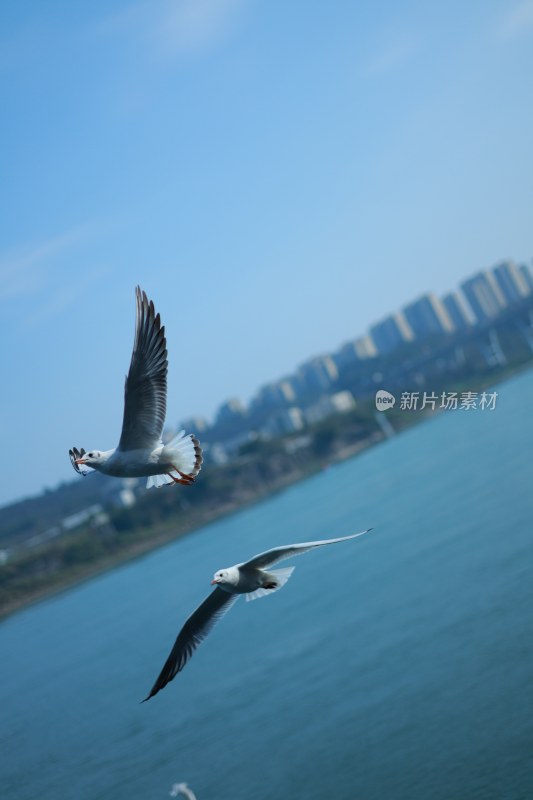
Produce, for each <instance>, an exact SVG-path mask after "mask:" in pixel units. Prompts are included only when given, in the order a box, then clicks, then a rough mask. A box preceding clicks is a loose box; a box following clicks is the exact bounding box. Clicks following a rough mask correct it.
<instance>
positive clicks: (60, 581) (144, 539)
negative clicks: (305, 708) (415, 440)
mask: <svg viewBox="0 0 533 800" xmlns="http://www.w3.org/2000/svg"><path fill="white" fill-rule="evenodd" d="M530 366H531V364H530V363H527V364H526V365H522V366H521V367H518V368H515V369H509V370H507V371H506V372H505V374H500V376H492V377H493V381H491V382H488V381H485V382H484V381H481V382H480V381H479V380H478V382H477V383H478V385H477V387H472V389H474V390H475V391H478V392H479V391H483V389H486V388H488V387H489V386H490V387H492V386H496V385H499V384H501V383H504V382H506V381H507V380H509V379H511V378H513V377H516V376H517V375H519V374H520V373H522V372H525V371H526V370H527V369H528V368H529V367H530ZM494 379H496V380H494ZM441 412H442V409H436V410H434V411H417V412H404V414H402V425H401V427H400V428H399V429H398V430H396V431H395V435H399V434H401V433H403V432H404V431H406V430H408V429H410V428H412V427H414V426H417V425H419V424H421V423H422V422H424V421H426V420H428V419H432V418H434V417H436V416H440V414H441ZM456 413H462V412H460V411H457V412H456ZM477 413H487V412H483V411H478V412H477ZM396 421H398V417H396ZM387 438H388V437H387V436H386V435H385V433H384V432H383V431H377V430H376V431H374V432H373V433H372V434H370V435H369V436H368V437H367V438H365V439H363V440H360V441H358V442H356V443H354V444H352V445H345V446H340V447H338V448H336V449H335V451H334V452H332V453H331V454H330V456H329V457H328V458H327V459H322V460H321V459H314V460H309V461H308V462H306V464H305V465H304V466H301V465H300V466H298V467H297V468H294V469H292V470H290V471H287V472H284V473H282V474H280V475H278V476H277V477H276V478H275V479H270V480H269V482H265V483H263V484H257V486H255V487H253V488H248V489H246V490H243V491H241V493H240V495H239V498H238V499H236V500H232V501H229V502H227V503H225V504H224V503H221V504H220V505H218V506H217V507H216V508H210V509H209V508H201V509H200V510H198V511H193V512H190V513H188V514H187V515H186V518H185V519H183V518H182V519H181V520H180V519H172V520H171V521H170V522H169V523H166V524H162V525H155V526H152V527H150V528H146V529H142V530H141V534H140V535H141V538H137V539H136V540H135V541H132V542H131V543H130V544H127V545H124V546H123V547H122V549H121V550H120V551H119V552H117V553H115V554H112V555H109V556H104V557H103V558H99V559H98V560H97V561H94V562H89V563H86V564H79V565H76V566H75V567H72V568H71V569H70V570H69V571H68V573H67V574H64V575H63V576H59V577H58V578H57V579H54V577H53V576H51V580H50V584H49V585H47V586H43V587H41V588H39V589H36V590H35V591H32V590H29V591H28V592H27V593H25V594H23V595H21V596H19V597H16V598H14V599H13V600H12V601H8V602H6V603H5V604H4V605H3V607H2V608H1V609H0V623H1V622H2V621H4V620H5V619H6V618H7V617H9V616H11V615H12V614H15V613H17V612H19V611H22V610H24V609H26V608H28V607H31V606H33V605H36V604H37V603H40V602H42V601H45V600H49V599H52V598H54V597H56V596H57V595H59V594H62V593H64V592H67V591H70V590H71V589H73V588H75V587H76V586H79V585H80V584H82V583H84V582H85V581H88V580H92V579H93V578H96V577H98V576H99V575H103V574H105V573H106V572H109V571H111V570H113V569H116V568H117V567H119V566H122V565H125V564H127V563H129V562H131V561H134V560H136V559H138V558H141V557H143V556H145V555H147V554H148V553H150V552H152V551H153V550H156V549H159V548H160V547H164V546H166V545H168V544H171V543H172V542H174V541H177V540H178V539H180V538H182V537H183V536H187V535H189V534H193V533H194V532H195V531H197V530H199V529H200V528H202V527H204V526H205V525H208V524H210V523H212V522H216V521H218V520H220V519H223V518H224V517H228V516H230V515H232V514H234V513H236V512H238V511H241V510H243V509H245V508H247V507H249V506H252V505H255V504H256V503H258V502H261V501H263V500H266V499H268V498H269V497H272V496H273V495H275V494H277V493H278V492H281V491H283V490H285V489H287V488H289V487H291V486H293V485H295V484H296V483H299V482H300V481H302V480H305V479H306V478H309V477H311V476H313V475H317V474H319V473H320V472H321V471H322V470H323V469H325V468H327V467H328V466H329V465H330V464H336V463H341V462H344V461H347V460H349V459H351V458H355V457H356V456H358V455H360V454H361V453H363V452H365V451H367V450H369V449H370V448H372V447H374V446H376V445H378V444H380V443H381V442H383V441H386V440H387ZM159 491H161V490H159ZM180 522H181V523H182V525H183V526H184V527H182V528H181V529H180Z"/></svg>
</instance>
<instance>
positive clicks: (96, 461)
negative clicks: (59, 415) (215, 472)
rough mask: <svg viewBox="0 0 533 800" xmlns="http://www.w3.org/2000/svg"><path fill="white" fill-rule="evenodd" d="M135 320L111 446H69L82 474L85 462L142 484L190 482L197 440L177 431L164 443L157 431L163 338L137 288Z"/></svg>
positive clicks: (197, 462)
mask: <svg viewBox="0 0 533 800" xmlns="http://www.w3.org/2000/svg"><path fill="white" fill-rule="evenodd" d="M135 296H136V299H137V318H136V323H135V339H134V343H133V353H132V356H131V363H130V369H129V372H128V374H127V376H126V385H125V388H124V419H123V421H122V433H121V436H120V441H119V443H118V447H116V448H115V449H113V450H105V451H103V452H102V451H101V450H90V451H89V452H86V451H85V450H84V449H83V448H82V449H81V450H78V449H77V447H73V448H72V450H69V456H70V460H71V462H72V466H73V467H74V469H75V470H76V472H79V473H80V474H85V473H83V472H82V470H81V469H80V467H81V466H83V465H86V466H88V467H92V468H93V469H96V470H98V471H99V472H103V473H104V474H105V475H114V476H115V477H118V478H138V477H142V476H145V475H146V476H148V481H147V483H146V486H147V487H148V488H150V487H151V486H163V485H164V484H167V483H181V484H184V485H185V486H189V485H190V484H191V483H193V482H194V479H195V478H196V476H197V475H198V473H199V472H200V469H201V467H202V461H203V459H202V449H201V447H200V442H199V441H198V439H197V438H196V436H194V435H193V434H192V433H190V434H188V435H185V431H180V432H179V433H178V435H177V436H175V437H174V439H172V441H171V442H169V443H168V444H166V445H164V444H163V440H162V438H161V435H162V433H163V425H164V423H165V414H166V408H167V371H168V359H167V341H166V339H165V328H164V327H162V326H161V319H160V316H159V314H157V315H156V313H155V310H154V304H153V303H152V301H151V300H150V301H149V300H148V298H147V296H146V293H145V292H143V291H141V289H140V287H139V286H137V288H136V289H135Z"/></svg>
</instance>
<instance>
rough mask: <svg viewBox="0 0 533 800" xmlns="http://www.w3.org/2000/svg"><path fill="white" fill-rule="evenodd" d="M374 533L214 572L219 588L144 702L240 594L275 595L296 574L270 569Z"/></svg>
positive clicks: (293, 547)
mask: <svg viewBox="0 0 533 800" xmlns="http://www.w3.org/2000/svg"><path fill="white" fill-rule="evenodd" d="M371 530H372V528H368V529H367V530H366V531H361V532H360V533H352V534H351V536H342V537H341V538H339V539H322V540H320V541H317V542H302V543H300V544H288V545H284V546H282V547H274V548H272V550H267V551H266V552H264V553H260V554H259V555H257V556H254V557H253V558H251V559H250V560H249V561H245V562H244V563H242V564H236V565H235V566H233V567H227V568H226V569H221V570H219V571H218V572H215V574H214V576H213V580H212V581H211V585H215V586H216V589H215V590H214V591H213V592H211V594H210V595H208V597H207V598H206V599H205V600H204V602H203V603H202V604H201V605H200V606H198V608H197V609H196V611H194V612H193V613H192V614H191V616H190V617H189V619H188V620H187V622H186V623H185V625H184V626H183V628H182V629H181V631H180V632H179V634H178V638H177V639H176V641H175V643H174V647H173V648H172V650H171V651H170V655H169V657H168V658H167V660H166V662H165V665H164V666H163V669H162V670H161V673H160V675H159V677H158V679H157V680H156V682H155V683H154V685H153V687H152V689H151V691H150V694H149V695H148V697H145V699H144V700H143V701H142V702H143V703H144V702H146V700H149V699H150V698H151V697H153V696H154V695H155V694H157V693H158V692H159V691H160V689H163V688H164V687H165V686H166V685H167V683H169V682H170V681H171V680H172V679H173V678H175V677H176V675H177V674H178V672H181V670H182V669H183V667H184V666H185V664H186V663H187V662H188V661H189V659H190V658H191V656H192V655H193V653H194V652H195V650H196V648H197V647H198V645H200V644H201V643H202V642H203V641H204V639H205V638H206V636H207V635H208V633H209V632H210V631H211V630H212V629H213V627H214V626H215V625H216V623H217V622H218V621H219V620H220V619H221V618H222V617H223V616H224V614H225V613H226V612H227V611H229V609H230V608H231V607H232V605H233V604H234V603H235V602H236V600H238V598H239V595H240V594H245V595H246V599H247V600H255V599H257V598H258V597H265V596H266V595H269V594H273V593H274V592H276V591H277V590H278V589H281V587H282V586H284V585H285V584H286V583H287V581H288V580H289V578H290V577H291V575H292V573H293V571H294V567H285V568H284V569H274V570H269V571H268V572H267V568H268V567H271V566H273V565H274V564H277V563H278V561H283V560H284V559H286V558H290V557H291V556H299V555H301V554H302V553H307V551H308V550H312V549H313V548H315V547H322V546H323V545H325V544H336V543H337V542H346V541H348V539H356V538H357V537H358V536H363V535H364V534H365V533H369V531H371Z"/></svg>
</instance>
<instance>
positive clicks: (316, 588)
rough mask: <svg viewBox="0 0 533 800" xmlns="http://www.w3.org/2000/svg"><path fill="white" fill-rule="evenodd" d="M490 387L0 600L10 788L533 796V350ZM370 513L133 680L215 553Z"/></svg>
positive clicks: (4, 745)
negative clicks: (168, 669)
mask: <svg viewBox="0 0 533 800" xmlns="http://www.w3.org/2000/svg"><path fill="white" fill-rule="evenodd" d="M496 391H497V392H498V398H497V404H496V408H495V409H494V410H493V411H490V410H487V409H485V410H480V409H477V410H470V411H465V410H459V409H458V410H455V411H447V412H443V413H442V414H441V415H440V416H438V417H436V418H434V419H432V420H430V421H428V422H425V423H424V424H422V425H420V426H418V427H416V428H413V429H410V430H409V431H407V432H405V433H403V434H401V435H398V436H396V437H394V438H392V439H390V440H389V441H387V442H385V443H383V444H381V445H379V446H376V447H375V448H373V449H372V450H369V451H367V452H365V453H364V454H362V455H361V456H359V457H358V458H355V459H353V460H351V461H348V462H345V463H342V464H338V465H334V466H331V467H330V468H329V469H327V470H326V471H324V472H323V473H321V474H319V475H316V476H315V477H313V478H311V479H309V480H306V481H304V482H301V483H299V484H298V485H296V486H293V487H291V488H290V489H287V490H286V491H283V492H282V493H280V494H277V495H276V496H274V497H272V498H270V499H269V500H267V501H265V502H261V503H258V504H257V505H255V506H253V507H252V508H249V509H246V510H244V511H241V512H239V513H237V514H234V515H233V516H231V517H228V518H225V519H223V520H221V521H219V522H216V523H213V524H210V525H208V526H206V527H204V528H203V529H202V530H200V531H197V532H195V533H194V534H191V535H189V536H187V537H184V538H182V539H180V540H178V541H176V542H175V543H173V544H170V545H168V546H166V547H163V548H161V549H159V550H157V551H155V552H152V553H151V554H149V555H147V556H145V557H143V558H141V559H139V560H137V561H135V562H133V563H130V564H128V565H126V566H122V567H120V568H117V569H115V570H114V571H113V572H110V573H107V574H105V575H102V576H100V577H98V578H96V579H94V580H91V581H89V582H87V583H85V584H83V585H81V586H79V587H77V588H75V589H73V590H71V591H69V592H66V593H63V594H61V595H59V596H57V597H55V598H53V599H50V600H48V601H45V602H42V603H40V604H39V605H36V606H34V607H32V608H30V609H27V610H25V611H22V612H20V613H18V614H16V615H14V616H12V617H11V618H9V619H7V620H6V621H5V622H4V623H2V624H1V625H0V658H1V682H0V762H1V776H0V796H1V797H2V798H5V799H7V798H17V800H25V799H26V798H28V799H29V798H32V799H33V798H36V797H39V798H41V799H42V800H45V799H46V800H58V798H61V800H63V799H64V798H70V797H72V798H79V800H89V799H90V800H95V799H96V798H105V799H106V800H110V799H111V798H113V800H126V798H129V799H131V800H155V799H156V798H158V797H160V798H164V797H167V796H168V794H169V790H170V787H171V786H172V784H173V783H175V782H179V781H186V782H187V783H188V784H189V785H190V786H191V787H192V788H193V789H194V791H195V793H196V794H197V797H198V800H220V798H227V799H228V800H252V798H253V800H267V798H269V799H270V798H278V797H279V798H291V799H293V800H294V799H299V798H301V799H302V800H327V799H329V798H335V799H336V800H353V798H364V800H378V799H379V800H383V798H387V799H388V800H452V799H453V800H474V798H478V799H479V800H491V799H492V798H493V799H494V800H519V799H523V800H526V799H527V798H532V797H533V763H532V758H533V680H532V667H533V658H532V650H533V645H532V618H533V545H532V541H533V526H532V511H533V499H532V498H533V468H532V460H533V447H532V445H533V426H532V424H531V413H532V412H531V409H532V407H533V373H531V372H530V373H527V374H524V375H522V376H520V377H518V378H516V379H513V380H512V381H509V382H508V383H507V384H505V385H502V386H499V387H496ZM406 413H407V412H406ZM369 526H373V527H374V529H375V530H374V531H373V532H372V533H371V534H369V535H368V536H365V537H362V538H359V539H356V540H354V541H350V542H345V543H341V544H338V545H334V546H331V547H327V548H321V549H318V550H315V551H313V552H311V553H308V554H306V555H304V556H303V557H300V558H297V559H295V560H294V561H287V562H285V563H286V565H287V566H288V565H290V564H294V566H295V567H296V569H295V572H294V574H293V576H292V577H291V579H290V581H289V582H288V584H287V585H286V586H285V587H284V588H283V589H282V590H281V591H279V592H276V593H275V594H273V595H272V596H271V597H268V598H264V599H260V600H257V601H255V602H252V603H245V602H244V600H243V599H240V600H239V602H238V603H237V604H236V605H235V607H234V608H233V609H232V610H231V612H230V613H229V614H228V615H227V616H226V617H225V618H224V619H223V620H222V621H221V622H220V624H219V625H218V626H217V627H216V628H215V629H214V630H213V632H212V633H211V634H210V636H209V637H208V639H207V640H206V642H205V643H204V644H203V645H202V646H201V647H200V648H199V650H198V651H197V652H196V654H195V655H194V657H193V659H192V660H191V662H190V663H189V664H188V665H187V666H186V668H185V669H184V671H183V672H182V673H180V674H179V675H178V676H177V677H176V678H175V680H174V681H173V682H172V683H170V684H169V685H168V686H167V687H166V688H165V689H164V690H163V691H161V692H160V693H159V694H158V695H157V696H156V697H155V698H153V699H152V700H150V702H148V703H144V704H140V703H139V701H140V700H142V698H143V697H145V696H146V694H147V693H148V691H149V689H150V687H151V686H152V684H153V682H154V680H155V678H156V677H157V675H158V673H159V671H160V669H161V667H162V665H163V662H164V660H165V659H166V657H167V655H168V652H169V650H170V648H171V646H172V644H173V642H174V639H175V637H176V635H177V633H178V631H179V629H180V627H181V625H182V624H183V622H184V621H185V619H186V618H187V616H188V615H189V614H190V613H191V612H192V611H193V610H194V608H195V607H196V606H197V605H198V604H199V603H200V602H201V601H202V600H203V599H204V597H205V596H206V595H207V594H208V593H209V591H210V590H211V587H210V585H209V582H210V579H211V577H212V574H213V573H214V572H215V570H217V569H219V568H221V567H225V566H229V565H231V564H234V563H236V562H239V561H242V560H246V559H247V558H249V557H250V556H252V555H254V554H255V553H258V552H260V551H262V550H265V549H268V548H270V547H273V546H276V545H281V544H286V543H290V542H299V541H306V540H312V539H323V538H328V537H336V536H343V535H347V534H350V533H353V532H356V531H358V530H361V529H363V528H367V527H369Z"/></svg>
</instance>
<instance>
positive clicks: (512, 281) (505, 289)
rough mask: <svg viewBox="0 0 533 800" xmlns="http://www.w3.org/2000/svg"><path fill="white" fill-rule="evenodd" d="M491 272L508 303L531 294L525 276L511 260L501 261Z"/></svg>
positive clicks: (515, 301)
mask: <svg viewBox="0 0 533 800" xmlns="http://www.w3.org/2000/svg"><path fill="white" fill-rule="evenodd" d="M492 273H493V275H494V277H495V279H496V283H497V284H498V286H499V287H500V289H501V291H502V294H503V296H504V297H505V299H506V301H507V303H508V304H509V305H513V304H514V303H518V302H519V301H520V300H523V299H524V297H527V296H528V294H531V288H530V286H529V284H528V282H527V280H526V278H525V277H524V275H523V274H522V272H521V271H520V270H519V269H518V267H517V266H516V264H515V263H514V262H513V261H502V262H501V264H497V265H496V266H495V267H494V268H493V270H492Z"/></svg>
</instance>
